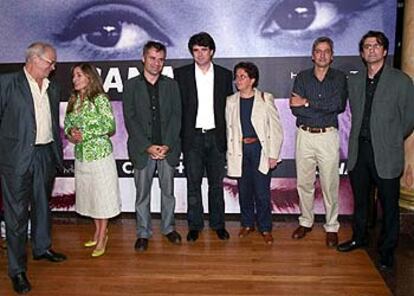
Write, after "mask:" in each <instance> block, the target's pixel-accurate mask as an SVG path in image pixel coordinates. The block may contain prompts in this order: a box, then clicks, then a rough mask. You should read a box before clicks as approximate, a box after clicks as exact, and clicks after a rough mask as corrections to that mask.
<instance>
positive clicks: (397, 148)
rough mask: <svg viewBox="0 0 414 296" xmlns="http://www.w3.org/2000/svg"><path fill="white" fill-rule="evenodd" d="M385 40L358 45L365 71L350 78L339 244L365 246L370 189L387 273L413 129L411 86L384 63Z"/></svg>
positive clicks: (377, 36) (377, 35) (376, 37)
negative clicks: (348, 217) (346, 212)
mask: <svg viewBox="0 0 414 296" xmlns="http://www.w3.org/2000/svg"><path fill="white" fill-rule="evenodd" d="M388 45H389V42H388V38H387V37H386V36H385V35H384V33H382V32H377V31H369V32H368V33H367V34H365V35H364V36H363V37H362V39H361V41H360V43H359V51H360V55H361V57H362V59H363V61H364V63H365V65H366V68H364V70H362V71H360V72H359V73H358V74H356V75H352V76H351V77H350V79H349V84H348V86H349V102H350V106H351V112H352V126H351V133H350V136H349V150H348V151H349V152H348V153H349V154H348V170H349V178H350V181H351V186H352V190H353V193H354V223H353V235H352V239H351V240H349V241H347V242H344V243H342V244H340V245H339V246H338V251H340V252H348V251H352V250H354V249H357V248H361V247H364V246H365V245H366V244H367V234H366V225H367V207H368V204H369V198H370V192H371V188H372V186H373V185H375V186H376V188H377V192H378V198H379V201H380V202H381V206H382V214H383V222H382V223H383V224H382V229H381V236H380V240H379V243H378V249H379V255H380V257H379V258H380V260H379V267H380V268H381V269H384V270H386V269H390V268H391V267H392V265H393V258H394V251H395V248H396V247H397V242H398V235H399V216H400V215H399V205H398V200H399V197H400V176H401V173H402V171H403V168H404V139H405V138H406V137H407V136H408V135H409V134H410V133H411V132H412V130H413V127H414V86H413V82H412V80H411V78H410V77H408V75H406V74H405V73H403V72H401V71H400V70H397V69H394V68H392V67H390V66H388V65H387V64H385V59H386V57H387V53H388Z"/></svg>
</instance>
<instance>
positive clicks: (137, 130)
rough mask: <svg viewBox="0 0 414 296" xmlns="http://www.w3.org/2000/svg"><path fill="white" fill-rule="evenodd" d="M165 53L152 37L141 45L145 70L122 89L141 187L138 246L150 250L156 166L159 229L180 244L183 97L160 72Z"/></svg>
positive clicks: (130, 147)
mask: <svg viewBox="0 0 414 296" xmlns="http://www.w3.org/2000/svg"><path fill="white" fill-rule="evenodd" d="M166 54H167V51H166V48H165V46H164V45H163V44H161V43H159V42H155V41H149V42H148V43H147V44H146V45H145V46H144V49H143V57H142V62H143V64H144V71H143V74H142V75H140V76H138V77H135V78H132V79H130V80H128V81H127V83H126V85H125V89H124V94H123V108H124V109H123V110H124V117H125V125H126V128H127V130H128V135H129V137H128V152H129V157H130V158H131V160H132V162H133V164H134V176H135V187H136V190H137V194H136V202H135V210H136V218H137V237H138V238H137V240H136V243H135V249H136V250H137V251H145V250H147V248H148V239H149V238H150V237H151V236H152V231H151V213H150V204H151V198H150V195H151V186H152V178H153V176H154V172H155V170H157V171H158V178H159V184H160V188H161V233H162V234H163V235H165V236H166V238H167V239H168V240H169V241H170V242H171V243H173V244H180V243H181V236H180V234H179V233H178V232H177V231H176V230H175V220H174V210H175V197H174V172H175V167H176V166H177V164H178V162H179V157H180V153H181V149H180V129H181V98H180V91H179V88H178V84H177V82H176V81H175V80H173V79H171V78H169V77H167V76H164V75H161V71H162V69H163V67H164V62H165V57H166Z"/></svg>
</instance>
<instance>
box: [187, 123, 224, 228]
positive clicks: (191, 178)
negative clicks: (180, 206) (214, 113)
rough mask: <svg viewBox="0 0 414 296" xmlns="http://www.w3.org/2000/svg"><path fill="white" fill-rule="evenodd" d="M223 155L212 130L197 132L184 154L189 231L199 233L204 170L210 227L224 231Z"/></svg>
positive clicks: (202, 211)
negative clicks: (205, 173)
mask: <svg viewBox="0 0 414 296" xmlns="http://www.w3.org/2000/svg"><path fill="white" fill-rule="evenodd" d="M224 166H225V153H224V152H220V151H219V150H218V147H217V143H216V137H215V134H214V131H211V132H207V133H201V132H197V133H196V134H195V137H194V139H193V144H192V147H191V149H190V150H189V151H186V152H185V153H184V169H185V173H186V176H187V221H188V227H189V229H190V230H202V229H203V227H204V220H203V213H204V210H203V203H202V195H201V182H202V179H203V175H204V170H206V172H207V180H208V208H209V214H210V227H211V228H212V229H221V228H224V196H223V178H224Z"/></svg>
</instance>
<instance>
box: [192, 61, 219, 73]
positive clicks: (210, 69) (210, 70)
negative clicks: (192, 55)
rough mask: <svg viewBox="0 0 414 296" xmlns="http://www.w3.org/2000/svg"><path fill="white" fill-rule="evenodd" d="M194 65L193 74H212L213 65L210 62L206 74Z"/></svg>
mask: <svg viewBox="0 0 414 296" xmlns="http://www.w3.org/2000/svg"><path fill="white" fill-rule="evenodd" d="M194 64H195V72H196V73H198V74H202V75H209V74H213V73H214V65H213V63H212V62H210V67H209V68H208V70H207V72H206V73H204V72H203V71H202V70H201V69H200V67H199V66H198V65H197V64H196V63H194Z"/></svg>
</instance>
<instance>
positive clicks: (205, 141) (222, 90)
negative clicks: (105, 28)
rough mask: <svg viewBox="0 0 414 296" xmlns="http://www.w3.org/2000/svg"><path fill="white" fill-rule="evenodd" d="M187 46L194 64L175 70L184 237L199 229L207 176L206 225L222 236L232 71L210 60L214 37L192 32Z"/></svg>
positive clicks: (191, 236) (193, 237)
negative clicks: (184, 192) (185, 224)
mask: <svg viewBox="0 0 414 296" xmlns="http://www.w3.org/2000/svg"><path fill="white" fill-rule="evenodd" d="M188 49H189V51H190V53H191V55H192V56H193V58H194V63H192V64H190V65H186V66H183V67H181V68H178V69H176V70H175V72H174V76H175V79H176V80H177V81H178V84H179V86H180V91H181V98H182V108H183V112H182V114H183V115H182V129H181V137H182V149H183V154H184V167H185V173H186V176H187V203H188V204H187V206H188V212H187V220H188V226H189V232H188V235H187V240H188V241H192V242H194V241H196V240H197V239H198V235H199V232H200V231H201V230H202V229H203V227H204V221H203V204H202V196H201V182H202V178H203V175H204V170H206V172H207V179H208V186H209V187H208V205H209V213H210V227H211V228H212V229H214V230H215V231H216V233H217V236H218V237H219V239H221V240H227V239H228V238H229V233H228V232H227V231H226V229H225V223H224V196H223V178H224V174H225V170H224V166H225V152H226V123H225V107H226V98H227V96H229V95H231V94H232V93H233V87H232V73H231V72H230V71H229V70H227V69H225V68H223V67H220V66H218V65H215V64H213V63H212V58H213V55H214V52H215V49H216V47H215V44H214V40H213V38H212V37H211V36H210V35H209V34H208V33H205V32H201V33H198V34H195V35H193V36H192V37H191V38H190V40H189V42H188Z"/></svg>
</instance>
